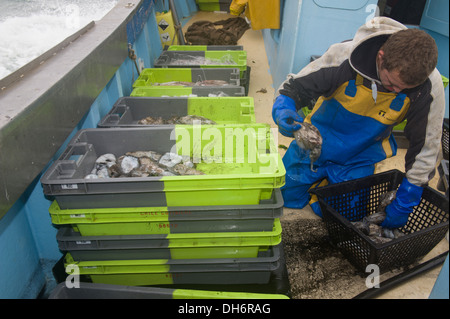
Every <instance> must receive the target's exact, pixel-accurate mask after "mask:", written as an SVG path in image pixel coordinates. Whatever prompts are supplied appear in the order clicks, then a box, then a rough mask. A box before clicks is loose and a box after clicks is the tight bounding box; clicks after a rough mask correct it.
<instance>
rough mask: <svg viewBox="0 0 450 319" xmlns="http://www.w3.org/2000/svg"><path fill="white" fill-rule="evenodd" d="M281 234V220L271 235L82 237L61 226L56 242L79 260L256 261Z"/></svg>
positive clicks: (227, 233) (276, 220)
mask: <svg viewBox="0 0 450 319" xmlns="http://www.w3.org/2000/svg"><path fill="white" fill-rule="evenodd" d="M281 232H282V230H281V224H280V221H279V219H275V221H274V223H273V228H272V231H267V232H234V233H230V232H222V233H183V234H157V235H117V236H82V235H81V234H80V233H79V232H76V231H75V230H73V229H72V228H71V227H67V226H66V227H63V226H61V227H60V229H59V230H58V233H57V236H56V239H57V241H58V247H59V249H60V250H62V251H70V252H71V253H72V254H73V255H74V256H75V255H76V258H79V259H81V258H84V259H89V258H91V256H94V257H95V256H97V254H98V253H99V251H105V252H107V253H108V254H110V256H117V253H120V254H123V255H124V254H127V256H128V257H131V256H134V257H133V258H140V259H194V258H202V259H205V258H225V257H226V258H252V257H257V256H258V254H260V253H261V252H263V251H265V250H267V249H268V247H270V246H276V245H278V244H280V243H281ZM105 254H106V253H105Z"/></svg>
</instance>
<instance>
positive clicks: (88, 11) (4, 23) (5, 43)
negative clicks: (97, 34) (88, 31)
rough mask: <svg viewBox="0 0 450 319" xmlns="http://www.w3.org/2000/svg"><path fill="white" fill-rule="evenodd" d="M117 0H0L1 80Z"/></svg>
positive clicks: (85, 23) (93, 18) (111, 5)
mask: <svg viewBox="0 0 450 319" xmlns="http://www.w3.org/2000/svg"><path fill="white" fill-rule="evenodd" d="M117 2H118V0H21V1H20V0H1V1H0V79H2V78H4V77H5V76H7V75H9V74H10V73H12V72H14V71H15V70H17V69H19V68H20V67H22V66H23V65H25V64H26V63H28V62H30V61H32V60H33V59H35V58H36V57H38V56H39V55H41V54H42V53H44V52H45V51H47V50H48V49H50V48H52V47H53V46H55V45H56V44H58V43H59V42H61V41H62V40H64V39H65V38H67V37H68V36H69V35H71V34H73V33H75V32H76V31H77V30H79V29H81V28H83V27H84V26H86V25H87V24H88V23H89V22H91V21H96V20H100V19H101V18H102V17H103V16H104V15H105V14H106V13H108V12H109V11H110V10H111V9H112V8H113V7H114V6H115V5H116V4H117Z"/></svg>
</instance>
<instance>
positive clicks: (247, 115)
mask: <svg viewBox="0 0 450 319" xmlns="http://www.w3.org/2000/svg"><path fill="white" fill-rule="evenodd" d="M186 115H198V116H203V117H205V118H208V119H210V120H212V121H214V122H215V123H217V124H238V123H240V124H246V123H255V122H256V120H255V106H254V101H253V98H252V97H189V98H183V97H178V98H175V97H167V98H165V97H160V98H159V97H122V98H119V99H118V100H117V101H116V103H115V104H114V105H113V107H112V109H111V110H110V111H109V112H108V114H106V115H105V116H104V117H103V118H102V119H101V120H100V122H99V123H98V124H97V127H101V128H107V127H110V128H111V127H143V125H142V124H138V122H139V120H141V119H143V118H146V117H148V116H151V117H155V118H158V117H162V118H163V119H170V118H171V117H173V116H186ZM145 126H148V125H145ZM150 126H154V125H150Z"/></svg>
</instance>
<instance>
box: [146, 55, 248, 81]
mask: <svg viewBox="0 0 450 319" xmlns="http://www.w3.org/2000/svg"><path fill="white" fill-rule="evenodd" d="M203 58H204V59H208V60H210V61H213V63H211V64H204V63H202V62H203V61H200V62H199V61H198V60H196V59H203ZM180 60H183V61H185V62H184V64H182V65H180V64H179V61H180ZM230 61H232V62H233V64H227V63H229V62H230ZM214 62H216V63H214ZM154 67H156V68H238V69H239V71H240V78H241V79H243V78H245V73H246V71H247V52H246V51H214V50H212V51H163V52H162V53H161V55H160V56H159V57H158V58H157V59H156V61H155V63H154Z"/></svg>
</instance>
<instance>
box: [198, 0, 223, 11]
mask: <svg viewBox="0 0 450 319" xmlns="http://www.w3.org/2000/svg"><path fill="white" fill-rule="evenodd" d="M195 2H196V3H197V5H198V8H199V10H200V11H210V12H211V11H224V12H230V5H231V2H232V0H195Z"/></svg>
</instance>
